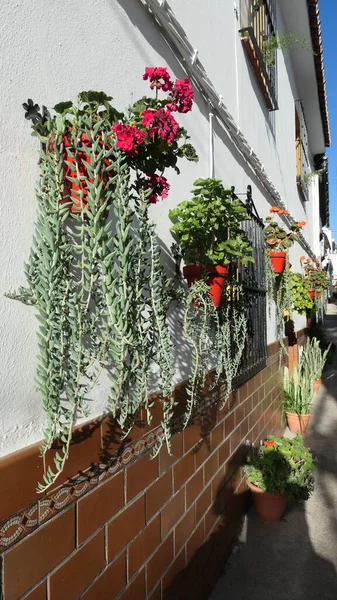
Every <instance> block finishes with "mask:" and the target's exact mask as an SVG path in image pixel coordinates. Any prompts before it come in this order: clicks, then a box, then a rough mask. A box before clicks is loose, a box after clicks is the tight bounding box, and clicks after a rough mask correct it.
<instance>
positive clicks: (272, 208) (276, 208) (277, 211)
mask: <svg viewBox="0 0 337 600" xmlns="http://www.w3.org/2000/svg"><path fill="white" fill-rule="evenodd" d="M269 212H270V213H279V212H280V209H279V207H278V206H272V207H271V209H270V211H269Z"/></svg>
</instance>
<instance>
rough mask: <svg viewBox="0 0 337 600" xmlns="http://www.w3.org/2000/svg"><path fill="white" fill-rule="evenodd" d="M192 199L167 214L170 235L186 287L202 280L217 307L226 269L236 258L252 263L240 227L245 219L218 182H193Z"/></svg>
mask: <svg viewBox="0 0 337 600" xmlns="http://www.w3.org/2000/svg"><path fill="white" fill-rule="evenodd" d="M194 186H195V187H194V189H193V190H192V195H193V197H192V199H191V200H185V201H184V202H181V203H180V204H179V205H178V206H177V207H176V208H174V209H172V210H170V211H169V218H170V219H171V221H172V222H173V223H174V225H173V227H172V228H171V233H172V235H173V237H174V238H175V240H176V241H177V243H178V248H179V252H180V255H181V257H182V258H183V259H184V261H185V263H187V264H186V266H185V267H184V269H183V273H184V276H185V277H186V279H187V282H188V284H189V285H192V284H193V283H194V281H196V280H198V279H200V278H202V277H204V278H205V280H206V282H207V284H208V285H209V286H210V294H211V297H212V299H213V302H214V305H215V307H218V306H219V304H220V299H221V292H222V288H223V285H224V280H225V279H224V278H225V277H226V275H227V274H228V271H227V266H228V265H229V264H230V263H231V262H235V261H237V260H238V259H240V261H241V264H243V265H245V264H247V263H248V262H254V259H253V258H252V256H251V253H252V246H251V244H250V243H249V241H248V238H247V235H246V233H245V232H244V230H243V229H242V227H241V223H242V221H244V220H248V219H249V217H248V215H247V211H246V208H245V207H244V205H243V204H242V202H240V200H232V199H231V192H230V191H229V190H226V189H225V188H224V187H223V185H222V183H221V181H220V180H219V179H213V178H209V179H197V180H196V181H195V182H194Z"/></svg>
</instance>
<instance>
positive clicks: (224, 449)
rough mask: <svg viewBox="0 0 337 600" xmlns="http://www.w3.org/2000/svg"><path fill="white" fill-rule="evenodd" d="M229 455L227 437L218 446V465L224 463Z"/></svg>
mask: <svg viewBox="0 0 337 600" xmlns="http://www.w3.org/2000/svg"><path fill="white" fill-rule="evenodd" d="M229 456H230V438H228V439H227V440H226V441H225V442H224V443H223V444H221V446H220V448H219V465H224V464H225V463H226V462H227V460H228V459H229Z"/></svg>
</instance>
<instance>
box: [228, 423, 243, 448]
mask: <svg viewBox="0 0 337 600" xmlns="http://www.w3.org/2000/svg"><path fill="white" fill-rule="evenodd" d="M230 441H231V454H233V452H235V451H236V450H237V448H238V446H239V444H240V443H241V442H242V439H241V432H240V427H237V428H236V429H235V430H234V431H233V433H232V435H231V437H230Z"/></svg>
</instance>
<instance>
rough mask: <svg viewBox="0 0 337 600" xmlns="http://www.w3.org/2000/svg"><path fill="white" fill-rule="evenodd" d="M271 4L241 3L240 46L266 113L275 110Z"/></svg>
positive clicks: (264, 0) (244, 0)
mask: <svg viewBox="0 0 337 600" xmlns="http://www.w3.org/2000/svg"><path fill="white" fill-rule="evenodd" d="M275 21H276V15H275V4H274V0H241V29H240V33H241V36H242V38H241V39H242V44H243V47H244V49H245V52H246V54H247V58H248V59H249V61H250V63H251V65H252V67H253V70H254V73H255V76H256V79H257V82H258V85H259V87H260V90H261V92H262V95H263V97H264V100H265V103H266V106H267V107H268V108H269V110H276V109H278V104H277V89H276V82H277V78H276V72H277V71H276V46H275V44H273V40H274V39H276V29H275Z"/></svg>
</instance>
